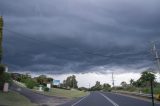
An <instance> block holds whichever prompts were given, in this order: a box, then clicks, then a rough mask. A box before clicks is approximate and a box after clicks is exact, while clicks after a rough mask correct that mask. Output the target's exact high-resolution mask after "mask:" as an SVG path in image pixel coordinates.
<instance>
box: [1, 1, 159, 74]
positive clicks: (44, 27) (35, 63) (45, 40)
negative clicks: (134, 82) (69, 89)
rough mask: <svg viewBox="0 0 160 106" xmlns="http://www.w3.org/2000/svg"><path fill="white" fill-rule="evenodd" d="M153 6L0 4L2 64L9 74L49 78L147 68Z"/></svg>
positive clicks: (155, 30)
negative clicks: (47, 74) (26, 73)
mask: <svg viewBox="0 0 160 106" xmlns="http://www.w3.org/2000/svg"><path fill="white" fill-rule="evenodd" d="M159 5H160V2H159V1H158V0H152V1H150V0H141V1H139V0H135V1H129V0H115V1H113V0H76V1H75V0H32V2H29V1H27V0H14V1H7V0H1V1H0V14H3V16H4V22H5V25H4V53H5V54H4V63H6V64H8V65H9V67H10V68H11V69H12V70H22V71H34V72H40V71H44V72H47V71H49V72H53V73H68V72H76V73H80V72H89V71H98V70H101V69H100V68H101V67H104V68H105V69H109V68H112V67H118V66H119V67H127V68H128V67H130V68H133V69H137V68H144V67H149V66H151V65H152V59H151V58H152V56H151V55H150V53H149V50H150V42H151V41H153V40H159V39H160V35H159V34H160V20H159V19H160V13H159V9H160V7H159ZM97 54H100V55H97ZM127 71H129V70H127Z"/></svg>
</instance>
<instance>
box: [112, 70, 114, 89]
mask: <svg viewBox="0 0 160 106" xmlns="http://www.w3.org/2000/svg"><path fill="white" fill-rule="evenodd" d="M112 86H113V87H114V72H112Z"/></svg>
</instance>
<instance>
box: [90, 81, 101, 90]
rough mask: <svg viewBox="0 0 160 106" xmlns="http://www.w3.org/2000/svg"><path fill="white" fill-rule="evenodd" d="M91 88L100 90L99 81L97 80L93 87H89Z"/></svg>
mask: <svg viewBox="0 0 160 106" xmlns="http://www.w3.org/2000/svg"><path fill="white" fill-rule="evenodd" d="M91 90H93V91H99V90H102V85H101V83H100V82H99V81H96V84H95V85H94V86H93V87H91Z"/></svg>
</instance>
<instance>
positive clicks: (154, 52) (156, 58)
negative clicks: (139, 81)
mask: <svg viewBox="0 0 160 106" xmlns="http://www.w3.org/2000/svg"><path fill="white" fill-rule="evenodd" d="M152 46H153V48H152V54H153V56H154V61H156V64H157V67H158V70H159V73H160V58H159V54H158V51H157V48H156V44H155V42H153V45H152ZM153 82H154V80H153V78H151V96H152V106H154V95H153V94H154V91H153Z"/></svg>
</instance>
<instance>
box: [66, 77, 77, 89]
mask: <svg viewBox="0 0 160 106" xmlns="http://www.w3.org/2000/svg"><path fill="white" fill-rule="evenodd" d="M77 83H78V82H77V80H76V76H75V75H72V76H69V77H67V79H66V81H65V85H66V86H67V87H70V88H78V85H77Z"/></svg>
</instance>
